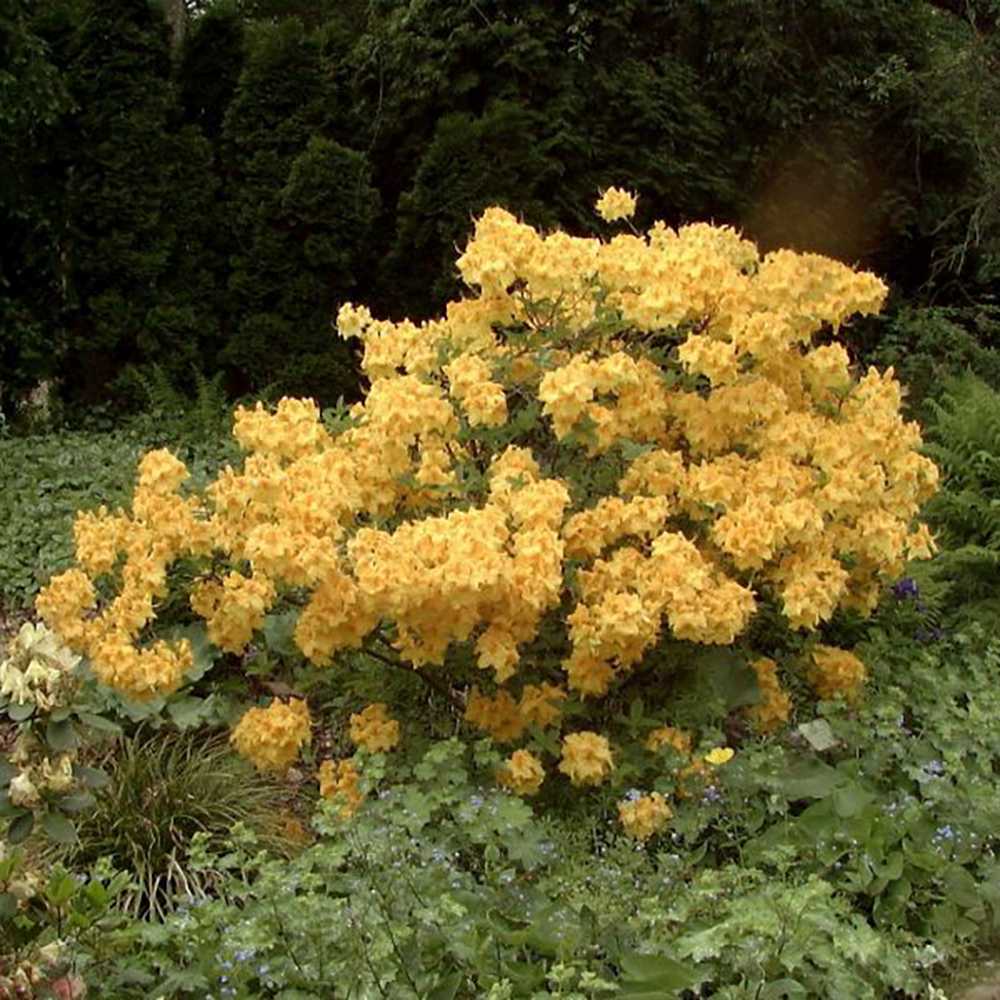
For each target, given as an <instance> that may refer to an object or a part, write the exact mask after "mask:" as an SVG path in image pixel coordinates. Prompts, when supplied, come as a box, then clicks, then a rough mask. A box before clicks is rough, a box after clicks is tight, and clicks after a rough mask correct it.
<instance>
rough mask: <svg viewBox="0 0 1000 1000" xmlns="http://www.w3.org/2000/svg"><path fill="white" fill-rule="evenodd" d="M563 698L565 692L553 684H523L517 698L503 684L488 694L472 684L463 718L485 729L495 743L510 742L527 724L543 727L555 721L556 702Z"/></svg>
mask: <svg viewBox="0 0 1000 1000" xmlns="http://www.w3.org/2000/svg"><path fill="white" fill-rule="evenodd" d="M565 698H566V692H565V691H564V690H563V689H562V688H560V687H557V686H556V685H555V684H526V685H525V686H524V689H523V691H522V692H521V698H520V700H519V701H515V700H514V698H513V697H512V696H511V694H510V692H509V691H507V690H506V689H503V688H501V689H500V690H499V691H497V693H496V694H495V695H494V696H493V697H488V696H486V695H484V694H482V693H481V692H480V690H479V688H477V687H473V688H472V690H471V691H470V692H469V697H468V700H467V702H466V706H465V721H466V722H468V723H470V724H471V725H473V726H475V727H476V728H477V729H481V730H482V731H483V732H486V733H489V735H490V737H491V739H493V740H494V741H495V742H497V743H512V742H514V741H515V740H519V739H520V738H521V737H522V736H523V735H524V732H525V730H526V729H527V728H528V726H531V725H535V726H539V727H540V728H542V729H544V728H545V727H546V726H551V725H554V724H556V723H558V722H559V720H560V719H561V717H562V712H561V711H560V709H559V704H560V702H562V701H564V700H565Z"/></svg>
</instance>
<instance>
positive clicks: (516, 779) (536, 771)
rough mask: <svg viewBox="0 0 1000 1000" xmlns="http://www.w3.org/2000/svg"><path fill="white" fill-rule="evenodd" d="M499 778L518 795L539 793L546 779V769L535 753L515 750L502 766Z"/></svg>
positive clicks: (501, 782)
mask: <svg viewBox="0 0 1000 1000" xmlns="http://www.w3.org/2000/svg"><path fill="white" fill-rule="evenodd" d="M497 780H498V781H499V782H500V784H501V785H503V786H504V787H505V788H509V789H510V790H511V791H512V792H516V793H517V794H518V795H537V794H538V790H539V788H541V787H542V782H543V781H544V780H545V769H544V768H543V767H542V764H541V761H539V760H538V758H537V757H535V756H534V754H532V753H529V751H527V750H515V751H514V752H513V753H512V754H511V755H510V758H509V759H508V760H507V761H505V762H504V764H503V765H502V766H501V768H500V770H499V772H498V773H497Z"/></svg>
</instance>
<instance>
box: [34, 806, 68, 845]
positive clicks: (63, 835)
mask: <svg viewBox="0 0 1000 1000" xmlns="http://www.w3.org/2000/svg"><path fill="white" fill-rule="evenodd" d="M42 829H43V830H44V831H45V833H46V835H47V836H49V837H51V838H52V839H53V840H54V841H55V842H56V843H57V844H75V843H76V827H75V826H73V824H72V823H71V822H70V821H69V820H68V819H67V818H66V817H65V816H63V814H62V813H57V812H47V813H45V815H44V816H42Z"/></svg>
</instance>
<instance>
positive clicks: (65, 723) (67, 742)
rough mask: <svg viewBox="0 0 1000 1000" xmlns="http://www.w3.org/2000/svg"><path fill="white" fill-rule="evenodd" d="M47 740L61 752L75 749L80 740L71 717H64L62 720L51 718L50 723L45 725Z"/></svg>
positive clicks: (53, 747)
mask: <svg viewBox="0 0 1000 1000" xmlns="http://www.w3.org/2000/svg"><path fill="white" fill-rule="evenodd" d="M45 742H46V743H48V745H49V746H50V747H52V749H53V750H56V751H57V752H59V753H66V752H67V751H69V750H73V749H75V747H76V746H77V743H78V740H77V736H76V730H75V729H74V728H73V723H72V722H70V721H69V719H63V720H62V721H60V722H56V721H55V720H54V719H49V723H48V725H47V726H46V727H45Z"/></svg>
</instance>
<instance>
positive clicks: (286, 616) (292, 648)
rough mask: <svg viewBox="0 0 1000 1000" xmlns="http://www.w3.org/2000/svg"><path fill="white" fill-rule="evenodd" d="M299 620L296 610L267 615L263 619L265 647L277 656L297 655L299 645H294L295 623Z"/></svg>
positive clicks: (298, 653) (299, 654)
mask: <svg viewBox="0 0 1000 1000" xmlns="http://www.w3.org/2000/svg"><path fill="white" fill-rule="evenodd" d="M298 620H299V612H298V611H297V610H293V611H285V612H283V613H282V614H277V615H268V616H267V617H266V618H265V619H264V630H263V631H264V639H265V640H266V641H267V648H268V649H269V650H270V651H271V652H272V653H276V654H277V655H278V656H287V657H299V656H301V655H302V654H301V653H300V652H299V647H298V646H296V645H295V625H296V623H297V622H298Z"/></svg>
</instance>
